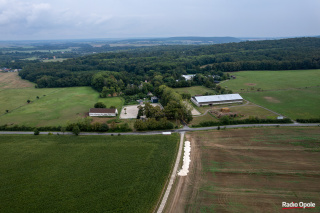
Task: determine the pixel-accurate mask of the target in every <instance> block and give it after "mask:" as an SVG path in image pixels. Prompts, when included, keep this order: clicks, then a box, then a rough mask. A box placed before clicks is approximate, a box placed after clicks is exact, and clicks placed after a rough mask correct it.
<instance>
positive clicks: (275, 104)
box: [241, 87, 320, 119]
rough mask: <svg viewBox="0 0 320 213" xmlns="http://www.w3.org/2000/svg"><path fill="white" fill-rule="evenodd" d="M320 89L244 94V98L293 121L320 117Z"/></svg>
mask: <svg viewBox="0 0 320 213" xmlns="http://www.w3.org/2000/svg"><path fill="white" fill-rule="evenodd" d="M319 94H320V87H316V88H307V89H297V90H287V91H281V90H279V91H265V92H255V93H243V94H241V95H242V97H243V98H245V99H247V100H248V101H250V102H253V103H256V104H259V105H261V106H264V107H266V108H268V109H271V110H273V111H275V112H278V113H280V114H282V115H284V116H286V117H289V118H291V119H297V118H319V117H320V108H319V103H320V95H319Z"/></svg>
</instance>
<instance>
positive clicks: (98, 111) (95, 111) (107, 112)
mask: <svg viewBox="0 0 320 213" xmlns="http://www.w3.org/2000/svg"><path fill="white" fill-rule="evenodd" d="M117 114H118V110H117V109H106V108H91V109H90V111H89V116H117Z"/></svg>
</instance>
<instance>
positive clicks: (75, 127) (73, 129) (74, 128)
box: [72, 125, 80, 135]
mask: <svg viewBox="0 0 320 213" xmlns="http://www.w3.org/2000/svg"><path fill="white" fill-rule="evenodd" d="M72 132H73V134H75V135H79V134H80V128H79V127H78V125H75V126H74V127H73V128H72Z"/></svg>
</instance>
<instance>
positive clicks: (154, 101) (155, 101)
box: [151, 96, 159, 103]
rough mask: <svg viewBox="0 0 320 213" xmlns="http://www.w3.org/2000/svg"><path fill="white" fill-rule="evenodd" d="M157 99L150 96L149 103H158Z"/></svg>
mask: <svg viewBox="0 0 320 213" xmlns="http://www.w3.org/2000/svg"><path fill="white" fill-rule="evenodd" d="M158 102H159V99H158V98H157V97H156V96H153V97H151V103H158Z"/></svg>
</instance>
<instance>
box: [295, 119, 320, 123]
mask: <svg viewBox="0 0 320 213" xmlns="http://www.w3.org/2000/svg"><path fill="white" fill-rule="evenodd" d="M297 122H299V123H320V118H309V119H297Z"/></svg>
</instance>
